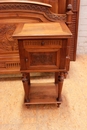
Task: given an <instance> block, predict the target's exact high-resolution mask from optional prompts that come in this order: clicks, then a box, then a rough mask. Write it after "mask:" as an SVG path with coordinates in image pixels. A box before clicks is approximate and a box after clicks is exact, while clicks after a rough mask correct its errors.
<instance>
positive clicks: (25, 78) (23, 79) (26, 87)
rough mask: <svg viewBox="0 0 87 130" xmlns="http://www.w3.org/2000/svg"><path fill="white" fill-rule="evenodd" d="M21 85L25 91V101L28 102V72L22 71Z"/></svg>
mask: <svg viewBox="0 0 87 130" xmlns="http://www.w3.org/2000/svg"><path fill="white" fill-rule="evenodd" d="M22 82H23V87H24V92H25V102H30V99H29V94H30V77H29V74H28V73H23V78H22Z"/></svg>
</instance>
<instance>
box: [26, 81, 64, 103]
mask: <svg viewBox="0 0 87 130" xmlns="http://www.w3.org/2000/svg"><path fill="white" fill-rule="evenodd" d="M57 89H58V88H57V85H49V84H46V85H44V86H41V85H38V86H36V85H35V86H30V102H24V103H25V104H26V105H28V104H61V101H62V100H61V101H57Z"/></svg>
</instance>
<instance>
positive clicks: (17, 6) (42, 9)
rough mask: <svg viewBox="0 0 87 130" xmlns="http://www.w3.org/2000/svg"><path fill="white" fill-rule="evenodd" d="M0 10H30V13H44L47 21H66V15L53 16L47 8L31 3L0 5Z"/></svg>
mask: <svg viewBox="0 0 87 130" xmlns="http://www.w3.org/2000/svg"><path fill="white" fill-rule="evenodd" d="M0 10H1V11H2V10H6V11H7V10H20V11H21V10H30V11H39V13H41V12H42V13H45V16H46V17H48V19H50V20H52V21H58V20H63V21H66V15H65V14H60V15H58V14H54V13H52V12H51V11H50V10H49V7H48V6H45V5H44V6H43V5H38V4H33V3H27V4H23V3H22V4H20V3H14V4H12V3H9V4H8V3H5V4H0Z"/></svg>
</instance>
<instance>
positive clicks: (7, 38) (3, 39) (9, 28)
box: [0, 24, 18, 51]
mask: <svg viewBox="0 0 87 130" xmlns="http://www.w3.org/2000/svg"><path fill="white" fill-rule="evenodd" d="M16 26H17V24H0V51H18V44H17V40H14V39H13V38H12V34H13V32H14V30H15V29H16Z"/></svg>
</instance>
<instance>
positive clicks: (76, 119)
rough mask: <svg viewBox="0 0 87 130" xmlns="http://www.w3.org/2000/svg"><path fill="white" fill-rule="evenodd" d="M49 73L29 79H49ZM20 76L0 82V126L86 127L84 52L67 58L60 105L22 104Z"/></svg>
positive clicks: (28, 129)
mask: <svg viewBox="0 0 87 130" xmlns="http://www.w3.org/2000/svg"><path fill="white" fill-rule="evenodd" d="M52 81H53V77H51V76H50V78H48V77H47V78H46V79H44V78H38V79H32V82H33V83H34V82H52ZM23 97H24V91H23V87H22V82H21V80H1V82H0V130H87V55H84V56H77V61H76V62H71V67H70V71H69V74H68V76H67V79H65V81H64V86H63V91H62V98H63V102H62V104H61V106H60V108H57V107H56V105H31V106H30V107H29V108H26V107H25V106H24V104H23V100H24V99H23Z"/></svg>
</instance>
